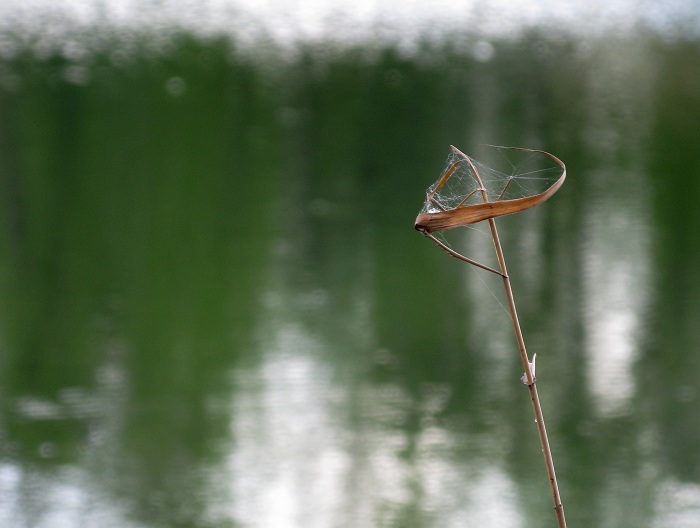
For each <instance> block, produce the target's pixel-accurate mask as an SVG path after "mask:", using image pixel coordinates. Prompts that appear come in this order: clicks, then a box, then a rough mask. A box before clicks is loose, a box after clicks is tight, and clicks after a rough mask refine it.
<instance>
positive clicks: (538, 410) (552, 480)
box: [415, 146, 566, 528]
mask: <svg viewBox="0 0 700 528" xmlns="http://www.w3.org/2000/svg"><path fill="white" fill-rule="evenodd" d="M507 148H513V149H514V150H522V151H525V152H539V153H542V154H545V155H547V156H549V157H550V158H551V159H553V160H554V161H555V162H557V164H558V165H560V166H561V168H562V175H561V176H560V177H559V179H558V180H557V181H556V182H555V183H554V184H553V185H552V187H550V188H549V189H547V191H545V192H543V193H541V194H538V195H535V196H532V197H528V198H521V199H516V200H504V201H499V202H489V199H488V195H487V193H486V189H485V188H484V186H483V183H482V181H481V177H480V175H479V171H478V170H477V168H476V167H475V166H474V164H473V162H472V161H471V158H469V156H467V155H466V154H464V153H462V152H461V151H459V150H458V149H457V148H455V147H454V146H453V147H452V149H453V150H454V151H455V152H456V153H457V154H459V155H460V156H462V157H463V158H464V160H465V161H466V162H467V163H469V166H470V167H471V169H472V171H473V173H474V177H475V178H476V180H477V183H478V185H479V187H480V189H481V193H482V198H483V203H482V204H478V205H472V206H468V207H463V208H462V209H457V208H455V209H451V210H449V211H440V212H438V213H432V214H430V213H425V214H420V215H418V217H417V218H416V223H415V228H416V229H417V230H419V231H421V232H423V233H424V234H425V235H427V236H428V237H429V238H431V239H432V240H433V241H434V242H436V243H437V244H438V245H439V246H440V247H442V248H443V249H445V250H446V251H447V252H448V253H449V254H450V255H452V256H454V257H457V258H459V259H460V260H463V261H465V262H468V263H469V264H473V265H475V266H478V267H480V268H482V269H486V270H488V271H491V272H493V273H496V274H498V275H500V276H501V278H502V279H503V287H504V289H505V292H506V298H507V299H508V308H509V309H510V315H511V320H512V322H513V330H514V332H515V339H516V341H517V343H518V350H519V351H520V359H521V360H522V363H523V368H524V369H525V375H524V377H523V383H525V384H526V385H527V388H528V390H529V391H530V400H531V401H532V407H533V410H534V413H535V422H536V424H537V431H538V433H539V437H540V443H541V444H542V454H543V455H544V461H545V465H546V466H547V475H548V476H549V485H550V488H551V491H552V499H553V501H554V511H555V513H556V516H557V524H558V527H559V528H566V518H565V517H564V505H563V504H562V501H561V495H560V494H559V485H558V483H557V476H556V473H555V471H554V461H553V459H552V451H551V449H550V447H549V438H548V437H547V429H546V428H545V424H544V417H543V416H542V407H541V405H540V398H539V395H538V394H537V386H536V378H535V374H534V363H530V360H529V357H528V354H527V350H526V348H525V340H524V338H523V333H522V329H521V328H520V322H519V320H518V312H517V310H516V308H515V299H514V297H513V289H512V287H511V284H510V278H509V277H508V270H507V268H506V260H505V257H504V255H503V248H502V246H501V241H500V238H499V237H498V230H497V229H496V221H495V219H494V218H495V217H496V216H501V215H505V214H511V213H514V212H517V211H521V210H523V209H528V208H529V207H533V206H535V205H537V204H539V203H542V202H543V201H545V200H546V199H547V198H549V197H550V196H551V195H552V194H554V193H555V192H556V190H557V189H559V187H561V185H562V184H563V183H564V178H565V177H566V167H565V166H564V163H563V162H562V161H561V160H559V159H558V158H556V157H555V156H553V155H551V154H549V153H547V152H545V151H541V150H531V149H521V148H515V147H507ZM454 168H455V166H454V165H453V167H452V168H451V170H450V175H451V174H452V172H454ZM445 180H446V179H445V178H443V181H441V183H442V184H444V183H445ZM552 189H554V190H552ZM504 191H505V189H504ZM550 191H551V192H550ZM502 195H503V192H501V196H502ZM499 198H500V197H499ZM505 204H510V205H505ZM526 204H527V205H526ZM503 205H505V207H500V208H499V206H503ZM470 209H471V210H472V211H473V210H475V209H476V210H477V213H476V214H474V215H471V214H470V215H466V214H462V215H459V214H458V213H459V211H466V210H470ZM442 213H448V214H447V215H443V214H442ZM449 213H454V214H453V215H452V216H450V215H449ZM436 218H439V221H436ZM475 218H476V220H474V219H475ZM481 220H488V223H489V229H490V231H491V238H492V239H493V245H494V248H495V250H496V256H497V257H498V265H499V268H500V270H501V271H500V273H499V272H498V271H496V270H495V269H493V268H490V267H488V266H484V265H483V264H479V263H478V262H475V261H473V260H471V259H468V258H467V257H465V256H463V255H461V254H459V253H457V252H456V251H454V250H452V249H451V248H449V247H448V246H447V245H445V244H443V243H441V242H440V241H439V240H438V239H436V238H435V237H434V236H433V235H432V234H431V232H433V231H436V230H441V229H450V228H452V227H458V226H459V225H466V224H472V223H476V222H479V221H481ZM441 226H446V227H441ZM533 361H534V358H533Z"/></svg>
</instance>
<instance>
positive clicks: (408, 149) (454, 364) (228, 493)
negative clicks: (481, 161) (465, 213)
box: [0, 34, 700, 527]
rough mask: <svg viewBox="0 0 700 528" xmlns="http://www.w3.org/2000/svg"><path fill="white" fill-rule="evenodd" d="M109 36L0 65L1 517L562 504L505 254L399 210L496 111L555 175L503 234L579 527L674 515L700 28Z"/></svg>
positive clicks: (690, 309) (308, 517) (692, 369)
mask: <svg viewBox="0 0 700 528" xmlns="http://www.w3.org/2000/svg"><path fill="white" fill-rule="evenodd" d="M642 37H643V38H642ZM645 39H648V40H645ZM474 42H477V43H478V39H475V40H474ZM642 44H643V45H642ZM129 45H130V46H131V48H130V49H131V53H130V54H128V56H127V55H124V56H121V57H120V56H119V55H116V56H115V55H114V53H113V52H112V51H110V52H109V53H100V52H96V54H95V55H94V56H93V57H90V60H87V59H86V58H85V57H84V56H80V53H78V52H77V51H76V50H75V49H72V51H71V50H68V51H70V53H72V54H73V55H74V56H73V57H72V58H71V57H66V56H64V55H62V54H60V53H59V54H58V55H52V54H51V52H48V54H47V55H46V56H41V57H39V58H37V57H36V56H34V55H32V54H31V53H28V54H25V55H23V54H19V53H13V54H11V56H8V57H6V58H4V59H3V62H2V63H1V64H0V77H1V78H2V79H10V80H12V79H15V80H16V79H20V80H21V82H20V83H15V82H14V81H11V82H9V84H7V83H5V85H4V86H5V89H3V90H2V91H0V117H2V119H3V122H7V123H10V124H11V126H7V127H3V128H2V130H0V152H1V153H2V156H0V176H1V182H2V185H3V192H2V193H0V210H1V212H2V214H1V215H0V229H1V230H2V237H3V240H4V241H6V243H5V244H0V257H1V258H0V279H1V280H0V293H1V294H2V295H0V301H1V302H2V311H1V312H0V314H1V316H0V329H2V335H1V340H2V347H3V354H2V355H1V356H0V366H1V367H2V368H0V382H1V385H0V387H2V392H1V393H0V435H1V436H0V440H1V441H2V443H1V447H2V451H1V452H0V455H1V456H2V463H1V464H0V524H2V525H3V526H18V527H23V526H66V527H69V526H84V525H86V524H98V523H99V524H100V525H102V526H105V527H108V526H143V527H146V526H148V527H150V526H177V525H187V526H211V525H214V526H230V525H232V524H235V525H241V526H251V527H254V526H261V527H263V526H264V527H268V526H275V527H277V526H279V527H285V526H290V527H292V526H319V527H320V526H348V527H351V526H353V527H354V526H383V527H398V526H416V527H432V526H436V527H437V526H439V527H445V526H446V527H452V526H454V527H457V526H464V525H471V524H472V523H475V524H479V525H482V524H483V525H499V526H506V527H525V526H543V525H548V524H550V523H552V521H553V520H554V519H553V518H552V516H551V504H550V500H551V497H549V495H548V489H547V483H546V474H545V472H544V469H543V467H542V460H541V456H540V451H539V446H538V443H537V438H536V432H535V428H534V426H533V423H532V418H531V409H530V408H529V403H530V402H529V401H528V398H527V394H526V391H524V389H523V386H522V384H520V383H519V381H518V380H519V378H520V376H521V374H522V366H521V365H520V364H519V361H518V358H517V354H516V349H515V344H514V341H513V337H512V335H511V327H510V321H509V320H508V315H507V313H505V310H504V309H503V306H502V304H503V300H502V297H501V295H502V293H501V290H502V284H501V283H500V279H499V278H498V277H496V276H491V275H489V274H485V273H481V272H480V271H479V270H475V269H472V268H470V267H466V266H462V265H460V263H458V262H456V261H454V260H452V259H450V258H448V257H447V256H446V255H445V254H444V253H442V252H441V251H440V250H438V249H436V248H435V247H433V246H432V245H431V244H429V243H428V241H426V240H423V239H421V237H420V235H418V234H417V233H415V232H414V231H413V230H412V229H411V223H412V220H413V218H414V217H415V214H416V212H417V210H418V208H419V207H420V202H421V200H422V193H423V189H425V187H426V186H427V185H428V184H429V183H430V182H431V181H433V180H434V178H435V175H436V173H437V172H439V168H440V166H441V163H442V161H443V156H444V155H445V152H446V149H447V145H449V144H450V143H457V144H458V145H460V146H463V147H464V150H467V151H470V152H471V149H470V146H473V145H475V144H476V143H479V142H482V141H483V142H493V141H494V138H498V139H499V140H500V139H502V140H503V141H502V142H503V143H509V144H527V145H529V146H535V147H537V146H540V145H547V146H548V148H549V149H550V150H552V151H553V152H555V153H556V154H557V155H559V156H561V157H562V158H563V159H564V160H565V161H566V162H567V165H568V168H569V179H568V180H567V183H566V185H565V186H564V187H563V189H562V191H561V192H560V193H559V194H557V196H556V199H553V200H551V201H550V202H548V203H547V204H546V206H544V207H542V208H540V209H537V210H533V211H530V212H528V213H527V214H526V215H525V216H517V217H516V216H513V217H511V218H503V219H502V222H501V221H500V220H501V219H499V229H501V234H502V239H503V243H504V247H505V251H506V257H507V259H508V262H509V270H510V273H511V275H512V277H511V278H512V280H513V284H514V288H515V295H516V302H517V303H518V307H519V313H520V315H521V318H522V321H521V322H522V323H523V326H524V332H525V338H526V342H527V344H528V348H529V349H530V352H531V353H533V352H537V353H538V377H539V378H540V379H539V381H538V384H539V386H540V395H541V398H542V400H543V402H542V403H543V407H544V412H545V417H546V418H547V425H548V430H549V431H550V434H551V436H552V438H551V440H552V447H553V451H554V456H555V463H556V464H557V470H558V475H559V477H560V479H561V482H560V484H561V488H562V493H563V497H564V501H565V506H566V509H567V513H568V514H569V515H570V524H571V525H572V526H576V525H581V526H602V525H606V526H631V525H633V526H649V527H656V526H683V525H684V524H685V525H691V524H692V520H693V519H694V518H696V515H697V514H698V503H699V500H698V489H697V482H698V481H699V480H700V471H699V468H700V465H698V456H699V455H698V450H697V444H698V439H700V431H699V430H698V428H699V427H700V426H699V425H698V423H699V422H698V421H697V414H698V397H697V395H698V391H697V390H696V389H695V387H696V385H697V383H696V381H697V377H698V362H697V360H696V354H695V351H694V347H695V343H696V342H697V328H698V327H697V324H696V318H697V317H696V316H697V313H698V309H699V308H698V307H699V306H700V304H699V301H698V299H700V288H699V287H698V284H700V283H699V282H698V281H697V280H696V274H694V273H693V270H694V268H695V267H697V266H696V264H697V263H698V260H699V258H700V254H699V252H698V250H697V245H696V244H694V239H693V236H694V235H693V233H695V231H696V229H695V227H697V226H698V225H700V224H699V223H698V218H700V217H699V216H698V213H697V207H695V205H696V202H697V197H698V192H699V190H698V185H697V182H698V181H700V179H698V178H695V176H696V175H697V173H698V169H697V167H698V166H699V165H698V162H697V149H695V148H693V146H694V145H696V144H697V143H698V138H697V127H696V126H694V125H695V124H696V121H697V119H695V118H694V116H695V115H696V114H697V110H698V108H700V103H699V102H698V95H697V90H696V89H695V88H696V87H697V80H698V79H700V76H699V74H698V71H697V65H698V64H700V61H698V60H697V59H698V48H697V45H696V44H695V43H692V44H687V43H684V44H679V45H676V44H673V43H669V42H664V41H662V40H660V39H656V38H655V37H654V36H653V35H649V34H643V35H642V36H641V37H640V38H639V39H637V40H635V39H631V40H629V41H627V40H625V39H620V38H619V35H618V36H615V37H614V38H612V39H611V40H610V41H606V40H604V39H603V40H601V41H600V42H598V43H596V42H593V43H591V42H586V43H584V44H582V43H581V42H579V41H577V40H575V39H574V40H571V41H567V40H566V39H562V38H561V37H557V38H549V37H547V36H542V35H538V34H533V35H530V36H528V37H524V38H523V39H522V40H518V41H517V42H515V41H504V42H501V41H493V42H490V45H491V48H490V49H486V50H485V48H484V49H482V51H484V50H485V51H488V53H486V52H484V53H482V54H477V56H476V57H475V56H474V55H473V53H472V52H473V50H474V49H478V48H479V46H478V44H477V47H476V48H474V47H473V46H471V45H470V46H467V47H466V48H461V47H459V46H457V47H452V46H451V45H448V44H445V45H444V46H442V47H437V48H436V47H435V46H436V45H435V44H434V43H432V44H429V45H426V46H425V47H424V48H423V49H421V50H420V52H417V53H416V55H406V54H405V53H404V52H402V51H400V50H397V49H396V48H393V47H391V46H389V47H387V48H386V49H380V48H381V47H380V46H376V47H373V48H372V49H371V50H370V51H367V50H364V49H361V50H359V51H358V50H357V49H349V50H345V51H342V50H336V51H337V54H328V53H327V50H325V49H324V50H323V51H322V52H319V51H318V50H317V49H314V48H313V46H311V47H310V49H309V50H307V52H306V53H301V55H300V56H299V57H298V60H297V61H296V62H295V61H290V62H283V61H272V62H270V63H265V64H263V62H264V61H262V60H260V61H259V63H258V62H251V61H249V59H248V58H246V57H249V56H248V55H246V56H245V57H244V56H242V55H238V54H237V53H236V49H235V46H232V45H230V43H228V42H226V41H224V40H221V41H216V42H210V41H206V42H203V41H199V40H198V39H197V38H194V37H191V36H188V35H184V36H183V35H181V36H180V37H178V38H174V39H172V40H171V41H169V45H168V46H164V47H163V48H162V49H160V48H158V46H155V47H154V46H144V48H143V49H141V48H139V45H138V44H135V43H130V44H129ZM156 48H158V49H160V51H159V52H157V53H154V52H153V50H154V49H156ZM481 48H483V46H481ZM611 48H614V49H615V50H616V51H617V52H619V53H610V52H609V50H610V49H611ZM465 50H466V51H465ZM650 50H653V51H654V53H653V54H652V53H650ZM266 52H269V50H267V51H266ZM621 55H622V56H623V58H622V59H620V56H621ZM79 56H80V57H79ZM263 56H264V55H261V57H263ZM115 57H116V58H117V59H118V60H115ZM202 57H205V59H202ZM487 58H488V60H485V59H487ZM73 60H80V61H84V64H83V63H81V67H82V68H85V69H86V70H76V69H69V70H67V69H66V68H70V67H71V66H74V65H73V64H71V61H73ZM436 79H439V82H438V81H436ZM679 101H680V102H681V103H682V104H679ZM461 142H463V143H464V144H462V143H461ZM499 142H500V141H499ZM533 143H534V144H533ZM679 145H680V146H681V147H684V148H679ZM457 236H459V237H462V240H461V242H460V243H461V244H462V248H463V251H464V252H465V253H468V254H469V255H470V256H473V257H475V258H476V259H477V260H488V259H489V258H490V256H491V255H492V252H493V248H492V244H491V242H490V240H489V238H488V235H487V234H485V233H483V232H479V230H478V229H477V230H464V231H463V232H460V233H458V234H457Z"/></svg>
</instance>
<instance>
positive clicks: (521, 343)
mask: <svg viewBox="0 0 700 528" xmlns="http://www.w3.org/2000/svg"><path fill="white" fill-rule="evenodd" d="M453 148H454V147H453ZM455 150H457V149H455ZM458 152H459V151H458ZM460 154H462V155H463V156H464V157H465V158H466V161H467V163H469V166H470V167H471V170H472V172H473V173H474V177H475V178H476V181H477V183H478V184H479V187H480V189H481V196H482V199H483V201H484V203H487V202H488V201H489V197H488V194H487V192H486V188H485V187H484V184H483V182H482V181H481V176H480V175H479V171H478V170H477V168H476V166H474V163H472V160H471V158H470V157H469V156H466V155H465V154H463V153H460ZM501 195H503V192H501ZM488 222H489V229H490V230H491V238H492V239H493V246H494V248H495V249H496V256H497V257H498V266H499V267H500V268H501V273H500V275H501V277H502V278H503V287H504V288H505V291H506V297H507V299H508V307H509V309H510V317H511V319H512V321H513V330H514V331H515V339H516V340H517V342H518V350H519V351H520V359H521V360H522V362H523V368H524V369H525V380H526V381H527V383H526V385H527V388H528V389H529V391H530V400H532V408H533V410H534V412H535V423H537V431H538V432H539V435H540V443H541V444H542V454H543V455H544V463H545V465H546V466H547V475H548V476H549V486H550V488H551V490H552V499H553V500H554V511H555V513H556V515H557V524H558V525H559V528H566V519H565V517H564V505H563V504H562V502H561V496H560V495H559V485H558V484H557V475H556V473H555V472H554V461H553V460H552V451H551V449H550V448H549V438H548V437H547V429H546V428H545V425H544V417H543V416H542V406H541V405H540V397H539V395H538V394H537V387H536V386H535V376H534V373H533V372H532V369H531V368H530V360H529V358H528V355H527V350H526V349H525V340H524V339H523V332H522V329H521V328H520V321H519V320H518V311H517V310H516V309H515V298H514V297H513V289H512V288H511V286H510V278H509V277H508V269H507V268H506V259H505V257H504V256H503V248H502V247H501V239H500V238H499V237H498V230H497V229H496V220H495V219H493V218H489V219H488Z"/></svg>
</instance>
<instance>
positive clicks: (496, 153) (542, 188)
mask: <svg viewBox="0 0 700 528" xmlns="http://www.w3.org/2000/svg"><path fill="white" fill-rule="evenodd" d="M488 152H489V153H490V157H489V159H488V162H487V163H483V162H480V161H477V160H475V159H473V158H471V157H469V156H467V155H466V154H464V153H462V152H460V151H459V150H457V149H456V148H454V147H452V150H451V152H450V154H449V156H448V158H447V161H446V164H445V168H444V170H443V171H442V174H441V175H440V177H439V178H438V180H437V181H436V182H435V183H433V184H432V185H431V186H430V187H429V188H428V190H427V192H426V199H425V202H424V204H423V207H422V209H421V211H420V213H419V214H418V216H417V217H416V222H415V228H416V229H417V230H418V231H421V232H422V233H424V234H425V235H426V236H428V237H429V238H431V239H432V240H433V241H434V242H435V243H437V244H438V245H439V246H441V247H442V248H443V249H445V250H446V251H447V252H448V253H449V254H451V255H452V256H454V257H457V258H459V259H461V260H464V261H466V262H468V263H470V264H473V265H475V266H477V267H480V268H482V269H485V270H488V271H491V272H493V273H495V274H497V275H500V274H501V272H499V271H498V270H497V269H495V268H494V267H493V266H491V265H486V264H483V263H482V259H477V260H474V259H473V258H471V257H467V256H465V255H464V254H463V253H460V252H459V250H458V249H455V248H456V247H457V245H456V244H454V243H452V242H450V241H449V240H448V238H454V237H446V234H447V231H448V230H450V232H451V230H453V228H455V227H460V226H467V227H472V228H473V227H474V224H479V223H480V222H482V221H483V220H487V219H492V218H496V217H498V216H503V215H508V214H513V213H516V212H519V211H524V210H526V209H529V208H531V207H534V206H535V205H538V204H539V203H542V202H543V201H545V200H547V199H548V198H549V197H550V196H552V195H553V194H554V193H555V192H556V191H557V190H558V189H559V187H560V186H561V185H562V183H563V182H564V178H565V177H566V169H565V167H564V164H563V163H562V162H561V161H560V160H559V159H558V158H556V157H554V156H552V155H551V154H549V153H547V152H544V151H539V150H529V149H520V148H513V147H493V148H490V149H489V150H488ZM489 221H492V220H489ZM486 231H489V229H488V228H487V229H486ZM490 231H491V233H490V235H491V236H492V237H493V236H495V224H493V225H492V226H491V229H490ZM460 232H461V230H460ZM484 234H486V233H484ZM494 242H495V240H494Z"/></svg>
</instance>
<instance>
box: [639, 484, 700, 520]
mask: <svg viewBox="0 0 700 528" xmlns="http://www.w3.org/2000/svg"><path fill="white" fill-rule="evenodd" d="M655 511H656V515H655V518H654V519H653V521H652V523H651V525H650V526H651V528H695V527H697V526H698V523H699V522H700V521H699V519H700V484H696V483H688V482H686V483H681V482H675V481H666V482H664V483H661V484H660V485H659V488H658V493H657V500H656V504H655Z"/></svg>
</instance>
